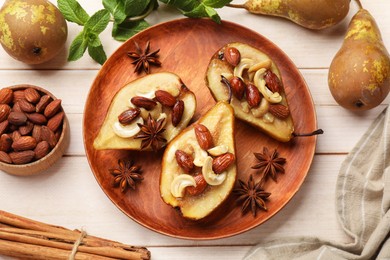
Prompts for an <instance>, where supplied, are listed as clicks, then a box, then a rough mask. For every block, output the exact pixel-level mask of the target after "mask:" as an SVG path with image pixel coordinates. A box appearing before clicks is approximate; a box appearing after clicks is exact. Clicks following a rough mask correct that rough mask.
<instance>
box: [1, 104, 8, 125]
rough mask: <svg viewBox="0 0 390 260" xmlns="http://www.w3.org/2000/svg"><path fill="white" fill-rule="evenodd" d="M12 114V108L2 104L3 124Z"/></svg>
mask: <svg viewBox="0 0 390 260" xmlns="http://www.w3.org/2000/svg"><path fill="white" fill-rule="evenodd" d="M10 112H11V107H10V106H9V105H7V104H0V122H3V121H4V120H6V119H7V118H8V115H9V113H10Z"/></svg>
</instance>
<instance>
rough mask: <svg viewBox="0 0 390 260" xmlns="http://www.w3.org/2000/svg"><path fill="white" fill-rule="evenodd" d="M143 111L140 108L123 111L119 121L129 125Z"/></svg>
mask: <svg viewBox="0 0 390 260" xmlns="http://www.w3.org/2000/svg"><path fill="white" fill-rule="evenodd" d="M140 113H141V110H140V109H139V108H129V109H127V110H125V111H123V112H122V113H121V114H120V115H119V116H118V121H119V123H121V124H122V125H128V124H130V123H131V122H132V121H133V120H134V118H136V117H137V116H138V115H139V114H140Z"/></svg>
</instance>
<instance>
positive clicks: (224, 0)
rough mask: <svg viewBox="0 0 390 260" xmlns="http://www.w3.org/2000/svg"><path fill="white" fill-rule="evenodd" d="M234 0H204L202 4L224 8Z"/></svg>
mask: <svg viewBox="0 0 390 260" xmlns="http://www.w3.org/2000/svg"><path fill="white" fill-rule="evenodd" d="M231 1H232V0H203V1H202V4H203V5H205V6H209V7H214V8H222V7H224V6H225V5H227V4H229V3H230V2H231Z"/></svg>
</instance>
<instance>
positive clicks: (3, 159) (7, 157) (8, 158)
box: [0, 151, 12, 163]
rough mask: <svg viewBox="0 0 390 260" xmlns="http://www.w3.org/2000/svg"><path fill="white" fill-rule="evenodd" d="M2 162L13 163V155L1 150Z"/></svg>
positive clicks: (0, 160)
mask: <svg viewBox="0 0 390 260" xmlns="http://www.w3.org/2000/svg"><path fill="white" fill-rule="evenodd" d="M0 162H3V163H12V160H11V157H10V156H9V155H8V154H7V153H6V152H3V151H0Z"/></svg>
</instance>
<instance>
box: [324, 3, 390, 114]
mask: <svg viewBox="0 0 390 260" xmlns="http://www.w3.org/2000/svg"><path fill="white" fill-rule="evenodd" d="M328 84H329V88H330V91H331V93H332V95H333V97H334V99H335V100H336V101H337V103H339V104H340V105H341V106H343V107H344V108H346V109H350V110H368V109H371V108H373V107H376V106H378V105H379V104H380V103H381V102H382V101H383V100H384V99H385V98H386V96H387V94H388V93H389V90H390V57H389V53H388V51H387V50H386V47H385V45H384V43H383V40H382V37H381V33H380V31H379V28H378V25H377V24H376V22H375V20H374V18H373V17H372V16H371V14H370V13H369V12H368V11H367V10H365V9H363V8H360V10H359V11H358V12H357V13H356V14H355V16H354V17H353V18H352V20H351V22H350V24H349V27H348V30H347V33H346V35H345V37H344V42H343V44H342V46H341V48H340V50H339V51H338V52H337V54H336V56H335V57H334V59H333V61H332V63H331V65H330V68H329V74H328Z"/></svg>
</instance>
